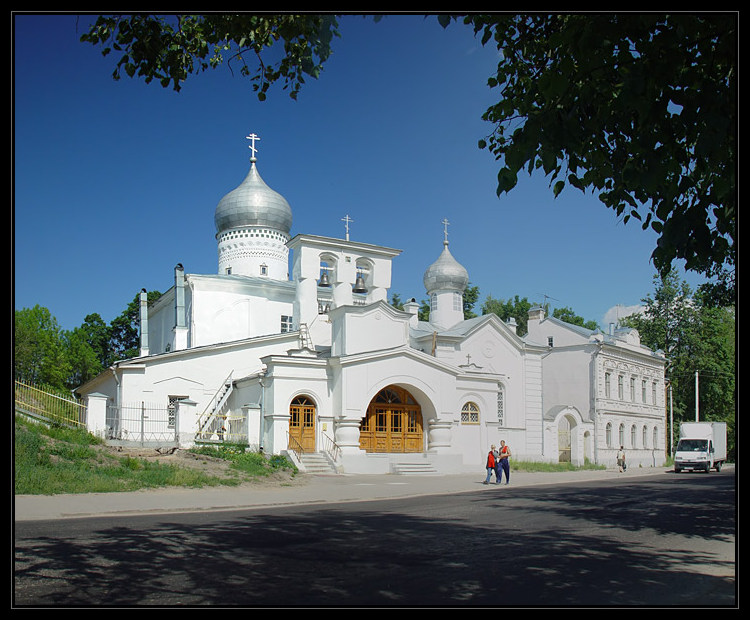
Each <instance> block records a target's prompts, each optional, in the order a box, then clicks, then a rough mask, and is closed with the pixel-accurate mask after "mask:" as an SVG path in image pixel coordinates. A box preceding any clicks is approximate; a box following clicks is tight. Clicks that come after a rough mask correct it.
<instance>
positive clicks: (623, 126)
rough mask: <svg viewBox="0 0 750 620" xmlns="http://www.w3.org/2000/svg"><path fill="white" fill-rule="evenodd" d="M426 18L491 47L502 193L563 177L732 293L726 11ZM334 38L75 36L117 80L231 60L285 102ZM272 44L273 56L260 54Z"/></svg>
mask: <svg viewBox="0 0 750 620" xmlns="http://www.w3.org/2000/svg"><path fill="white" fill-rule="evenodd" d="M376 19H377V18H376ZM437 19H438V21H439V22H440V24H441V25H442V26H443V27H447V26H448V25H449V24H450V23H452V22H454V21H461V22H463V23H464V24H465V25H467V26H469V27H471V28H473V30H474V32H475V34H477V35H480V36H481V41H482V44H488V43H490V42H492V44H493V45H496V46H497V48H498V50H499V51H500V52H501V54H500V61H499V63H498V67H497V72H496V74H495V75H493V76H491V77H490V78H489V80H488V84H489V86H490V87H492V88H497V89H498V90H499V96H500V97H499V101H498V103H497V104H495V105H493V106H491V107H490V108H489V109H488V110H487V111H486V112H485V114H484V115H483V118H484V119H485V120H486V121H488V122H489V123H492V124H493V125H494V129H493V131H492V133H491V134H490V135H489V136H488V137H487V138H485V139H482V140H480V141H479V146H480V147H481V148H487V149H488V150H489V151H490V152H491V153H492V154H493V155H494V156H495V158H496V159H497V160H498V161H501V162H502V163H501V167H500V170H499V172H498V176H497V178H498V186H497V192H498V195H500V194H503V193H505V192H509V191H511V190H512V189H513V188H514V187H515V185H516V182H517V178H518V174H519V172H521V171H522V170H527V171H528V172H529V173H532V172H534V171H535V170H542V171H543V172H544V174H545V175H547V176H548V177H549V182H550V186H551V188H552V192H553V195H555V196H557V195H559V194H560V192H561V191H563V189H564V188H565V186H566V185H571V186H572V187H574V188H578V189H579V190H581V191H591V192H594V193H597V194H598V197H599V199H600V200H601V201H602V203H603V204H604V205H606V206H607V207H608V208H611V209H613V210H614V212H615V214H616V215H617V217H618V218H619V217H621V218H622V220H623V221H624V222H627V221H628V220H630V219H631V218H634V219H637V220H639V221H641V224H642V226H643V228H644V229H647V228H651V229H652V230H654V231H655V232H656V233H657V234H658V235H659V237H658V240H657V245H656V248H655V249H654V251H653V253H652V259H653V261H654V264H655V265H656V267H657V269H658V270H659V272H660V274H661V275H666V274H668V273H669V271H670V269H671V267H672V264H673V262H674V261H675V260H677V259H681V260H684V261H685V265H686V267H687V269H689V270H692V271H695V272H697V273H702V274H704V275H706V276H707V277H709V278H713V279H714V282H713V283H712V284H711V288H710V290H709V289H707V293H708V292H710V293H711V297H708V296H707V297H706V299H707V300H708V299H712V300H713V301H714V302H715V303H722V302H727V301H728V300H732V299H734V295H735V259H736V249H735V241H736V209H737V203H736V194H735V191H736V190H735V188H736V176H735V166H736V148H737V141H736V134H737V43H738V41H737V22H738V18H737V16H736V14H733V13H676V14H657V13H652V12H648V13H642V14H639V13H577V14H543V13H534V14H527V15H513V14H505V13H502V14H490V15H478V14H472V15H467V16H461V17H457V16H450V15H445V14H443V15H439V16H438V17H437ZM337 36H339V31H338V23H337V20H336V18H335V17H333V16H331V15H309V14H304V15H269V14H263V15H249V14H240V15H217V14H210V15H202V16H195V15H177V16H170V17H158V16H152V15H130V16H122V15H114V16H101V17H99V18H98V19H97V20H96V22H95V24H93V25H92V26H91V28H90V29H89V31H88V33H86V34H84V35H83V36H82V37H81V40H82V41H84V42H88V43H92V44H94V45H100V46H101V47H102V53H103V54H104V55H108V54H110V53H111V52H112V51H115V52H119V53H121V55H120V58H119V60H118V62H117V65H116V69H115V71H114V73H113V75H114V77H115V79H119V78H120V76H121V72H123V71H124V72H125V74H126V75H128V76H130V77H134V76H140V77H143V78H144V79H145V80H146V82H151V81H152V80H154V79H156V80H157V81H158V82H159V83H160V84H161V85H162V86H164V87H167V86H169V85H170V84H171V85H172V87H173V88H174V89H176V90H179V89H180V87H181V85H182V83H183V82H184V81H185V79H186V78H187V76H188V75H190V74H194V73H200V72H202V71H204V70H206V69H208V68H210V67H217V66H219V65H221V64H222V63H223V62H224V57H225V56H227V57H228V60H227V62H228V64H230V66H231V64H232V63H235V62H237V63H239V65H240V73H241V74H242V75H243V76H250V78H251V80H252V81H253V88H254V90H255V91H256V93H257V95H258V97H259V98H260V99H261V100H263V99H265V98H266V95H267V92H268V89H269V87H270V85H271V84H273V83H274V82H276V81H281V82H283V84H284V88H285V89H287V88H288V89H290V91H289V94H290V96H292V97H293V98H296V97H297V94H298V93H299V90H300V88H301V87H302V85H303V84H304V81H305V76H311V77H317V76H318V75H319V74H320V71H321V68H322V66H323V64H324V63H325V61H326V60H327V59H328V58H329V56H330V53H331V42H332V40H333V38H334V37H337ZM279 41H280V42H282V44H283V52H282V54H281V59H280V60H279V61H278V62H276V63H275V64H266V61H265V60H264V56H263V53H264V52H267V51H269V49H270V48H272V47H273V46H274V44H275V43H277V42H279ZM248 57H252V58H253V59H254V64H255V65H256V67H257V68H251V67H250V66H249V65H248V64H247V58H248Z"/></svg>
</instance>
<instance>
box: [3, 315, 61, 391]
mask: <svg viewBox="0 0 750 620" xmlns="http://www.w3.org/2000/svg"><path fill="white" fill-rule="evenodd" d="M13 358H14V359H13V361H14V375H15V378H16V379H21V380H23V381H27V382H29V383H42V384H46V385H49V386H51V387H54V388H59V389H64V388H65V387H66V379H67V377H68V374H69V370H70V366H69V363H68V359H67V356H66V354H65V342H64V338H63V332H62V329H60V326H59V325H58V323H57V319H55V317H53V316H52V314H51V313H50V311H49V310H48V309H47V308H44V307H42V306H39V305H36V306H34V307H33V308H23V309H22V310H16V311H15V321H14V341H13Z"/></svg>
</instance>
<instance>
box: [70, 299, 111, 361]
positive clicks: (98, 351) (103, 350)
mask: <svg viewBox="0 0 750 620" xmlns="http://www.w3.org/2000/svg"><path fill="white" fill-rule="evenodd" d="M76 329H77V330H80V331H81V336H82V338H83V340H85V341H86V342H87V343H88V345H89V346H90V347H91V349H92V350H93V352H94V354H95V355H96V359H97V360H98V361H99V364H100V366H102V367H104V366H108V365H109V361H110V359H109V338H110V328H109V326H108V325H107V324H106V323H105V322H104V319H102V317H101V316H100V315H99V314H98V313H96V312H95V313H93V314H88V315H86V318H85V319H84V320H83V324H82V325H81V326H80V327H79V328H76Z"/></svg>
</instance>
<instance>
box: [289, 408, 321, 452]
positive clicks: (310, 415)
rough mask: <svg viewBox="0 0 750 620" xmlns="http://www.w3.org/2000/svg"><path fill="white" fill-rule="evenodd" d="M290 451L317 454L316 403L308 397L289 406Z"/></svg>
mask: <svg viewBox="0 0 750 620" xmlns="http://www.w3.org/2000/svg"><path fill="white" fill-rule="evenodd" d="M289 449H290V450H297V451H300V452H315V403H314V402H313V401H312V399H310V398H308V397H307V396H297V398H295V399H294V400H293V401H292V404H291V405H289Z"/></svg>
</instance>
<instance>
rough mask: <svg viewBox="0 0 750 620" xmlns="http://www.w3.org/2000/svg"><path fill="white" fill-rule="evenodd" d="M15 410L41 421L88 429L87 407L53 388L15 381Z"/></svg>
mask: <svg viewBox="0 0 750 620" xmlns="http://www.w3.org/2000/svg"><path fill="white" fill-rule="evenodd" d="M15 408H16V410H17V411H20V412H22V413H25V414H26V415H29V416H32V417H35V418H38V419H40V420H43V421H46V422H51V423H58V424H64V425H66V426H73V427H75V428H86V405H84V404H82V403H80V402H78V401H77V400H75V399H74V398H72V397H70V396H63V395H61V394H56V393H55V391H54V390H53V389H52V388H48V387H45V386H37V385H33V384H31V383H25V382H23V381H21V380H19V379H16V380H15Z"/></svg>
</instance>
